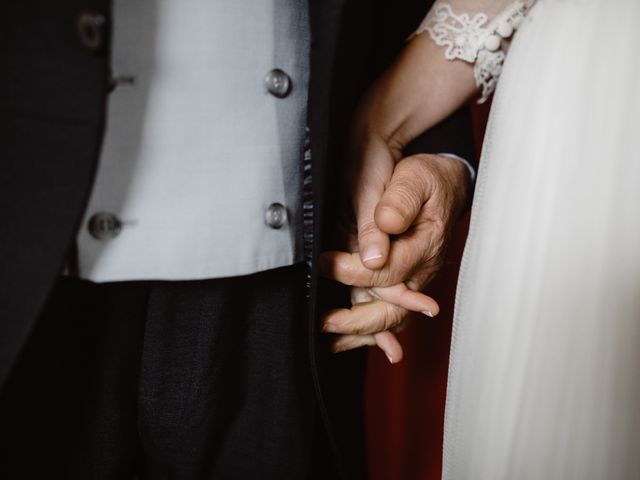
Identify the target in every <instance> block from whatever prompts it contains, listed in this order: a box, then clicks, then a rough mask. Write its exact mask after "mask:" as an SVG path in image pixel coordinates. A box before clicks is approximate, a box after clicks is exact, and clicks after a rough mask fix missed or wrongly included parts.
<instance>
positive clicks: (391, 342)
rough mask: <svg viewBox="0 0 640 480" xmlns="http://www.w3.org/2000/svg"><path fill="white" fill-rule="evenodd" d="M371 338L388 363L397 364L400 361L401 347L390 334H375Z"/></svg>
mask: <svg viewBox="0 0 640 480" xmlns="http://www.w3.org/2000/svg"><path fill="white" fill-rule="evenodd" d="M373 338H374V339H375V341H376V345H378V347H379V348H380V350H382V351H383V352H384V354H385V355H386V356H387V358H388V359H389V363H392V364H393V363H398V362H399V361H400V360H402V356H403V352H402V345H400V342H399V341H398V338H397V337H396V336H395V335H394V334H393V333H392V332H389V331H386V332H380V333H376V334H375V335H374V336H373Z"/></svg>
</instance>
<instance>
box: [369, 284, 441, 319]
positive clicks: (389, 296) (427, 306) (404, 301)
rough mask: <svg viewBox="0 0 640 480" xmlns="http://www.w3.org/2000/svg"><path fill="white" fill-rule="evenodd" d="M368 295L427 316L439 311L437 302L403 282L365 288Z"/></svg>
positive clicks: (434, 314)
mask: <svg viewBox="0 0 640 480" xmlns="http://www.w3.org/2000/svg"><path fill="white" fill-rule="evenodd" d="M367 293H368V294H369V296H370V297H375V298H377V299H378V300H383V301H385V302H387V303H392V304H394V305H397V306H398V307H402V308H404V309H406V310H410V311H412V312H420V313H422V314H424V315H426V316H427V317H432V318H433V317H435V316H436V315H437V314H438V313H440V307H439V306H438V303H437V302H436V301H435V300H434V299H433V298H431V297H429V296H428V295H425V294H424V293H421V292H415V291H413V290H411V289H409V288H408V287H407V286H406V285H405V284H404V283H398V284H396V285H393V286H391V287H373V288H370V289H367Z"/></svg>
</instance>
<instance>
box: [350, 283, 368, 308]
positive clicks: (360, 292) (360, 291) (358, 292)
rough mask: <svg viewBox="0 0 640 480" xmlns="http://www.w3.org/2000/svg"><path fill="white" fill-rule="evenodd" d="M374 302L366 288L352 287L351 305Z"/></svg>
mask: <svg viewBox="0 0 640 480" xmlns="http://www.w3.org/2000/svg"><path fill="white" fill-rule="evenodd" d="M372 300H374V297H373V296H372V295H371V292H369V290H368V289H367V288H362V287H352V288H351V305H356V304H358V303H366V302H370V301H372Z"/></svg>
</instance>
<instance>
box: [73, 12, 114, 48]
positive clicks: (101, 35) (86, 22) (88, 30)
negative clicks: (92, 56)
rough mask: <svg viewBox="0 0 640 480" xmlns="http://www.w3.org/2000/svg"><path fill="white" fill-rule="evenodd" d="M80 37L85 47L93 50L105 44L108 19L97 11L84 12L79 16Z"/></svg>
mask: <svg viewBox="0 0 640 480" xmlns="http://www.w3.org/2000/svg"><path fill="white" fill-rule="evenodd" d="M77 29H78V37H79V38H80V43H81V44H82V46H83V47H85V48H86V49H88V50H91V51H97V50H100V49H101V48H103V47H104V46H105V43H106V36H107V19H106V17H105V16H104V15H102V14H100V13H95V12H84V13H81V14H80V16H79V17H78V23H77Z"/></svg>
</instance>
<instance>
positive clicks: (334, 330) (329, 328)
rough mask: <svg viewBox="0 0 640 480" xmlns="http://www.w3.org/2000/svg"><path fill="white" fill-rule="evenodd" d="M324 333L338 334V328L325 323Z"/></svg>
mask: <svg viewBox="0 0 640 480" xmlns="http://www.w3.org/2000/svg"><path fill="white" fill-rule="evenodd" d="M322 331H323V332H325V333H337V332H338V329H337V328H336V326H335V325H334V324H332V323H325V324H324V325H323V326H322Z"/></svg>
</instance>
